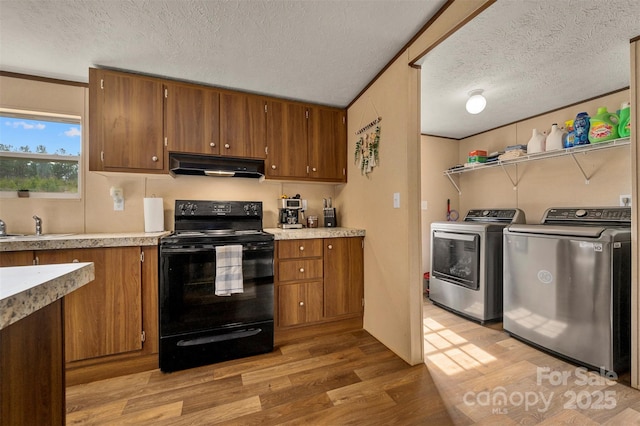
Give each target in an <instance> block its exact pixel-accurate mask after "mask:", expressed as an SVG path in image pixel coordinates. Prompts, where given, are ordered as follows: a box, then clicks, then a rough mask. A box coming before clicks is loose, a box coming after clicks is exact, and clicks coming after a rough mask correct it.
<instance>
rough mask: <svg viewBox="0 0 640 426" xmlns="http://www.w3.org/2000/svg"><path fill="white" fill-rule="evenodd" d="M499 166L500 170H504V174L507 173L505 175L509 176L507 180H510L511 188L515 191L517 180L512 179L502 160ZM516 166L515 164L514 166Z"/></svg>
mask: <svg viewBox="0 0 640 426" xmlns="http://www.w3.org/2000/svg"><path fill="white" fill-rule="evenodd" d="M500 167H501V168H502V171H503V172H504V174H505V175H507V177H508V178H509V181H510V182H511V185H513V190H514V191H515V190H516V189H518V181H517V180H514V179H513V178H512V177H511V175H510V174H509V172H508V171H507V168H506V167H505V166H504V164H503V163H502V162H500ZM516 167H517V166H516ZM516 176H518V175H517V171H516Z"/></svg>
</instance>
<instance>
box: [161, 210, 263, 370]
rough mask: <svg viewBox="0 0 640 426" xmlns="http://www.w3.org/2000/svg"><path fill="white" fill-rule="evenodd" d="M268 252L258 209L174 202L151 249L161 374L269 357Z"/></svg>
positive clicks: (260, 212) (260, 213)
mask: <svg viewBox="0 0 640 426" xmlns="http://www.w3.org/2000/svg"><path fill="white" fill-rule="evenodd" d="M227 249H228V250H231V252H232V254H231V255H228V254H224V253H225V250H227ZM273 253H274V241H273V235H271V234H268V233H266V232H263V231H262V203H261V202H257V201H252V202H248V201H199V200H177V201H176V204H175V232H174V234H172V235H170V236H167V237H164V238H162V239H161V240H160V250H159V310H160V312H159V317H160V348H159V355H160V369H161V370H162V371H164V372H170V371H177V370H183V369H186V368H191V367H197V366H201V365H206V364H211V363H215V362H219V361H224V360H229V359H235V358H242V357H245V356H250V355H255V354H260V353H266V352H271V351H272V350H273V316H274V313H273V293H274V284H273ZM219 256H227V257H219ZM229 256H230V257H229ZM229 262H230V263H229ZM234 262H235V263H234ZM234 265H235V266H234ZM227 267H229V268H233V267H235V268H236V269H235V270H233V272H232V273H231V274H230V275H229V273H228V271H231V269H228V268H227ZM224 277H226V278H224ZM223 278H224V279H223ZM227 278H228V280H230V281H225V280H226V279H227ZM229 282H231V283H233V284H234V285H233V288H234V290H233V291H227V290H229V289H228V288H226V287H225V285H228V284H229ZM221 294H228V295H221Z"/></svg>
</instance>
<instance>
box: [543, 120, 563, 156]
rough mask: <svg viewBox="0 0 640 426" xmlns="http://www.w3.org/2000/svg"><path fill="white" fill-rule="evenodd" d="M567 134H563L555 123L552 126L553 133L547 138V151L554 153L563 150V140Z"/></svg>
mask: <svg viewBox="0 0 640 426" xmlns="http://www.w3.org/2000/svg"><path fill="white" fill-rule="evenodd" d="M564 135H565V132H563V131H562V130H561V129H560V128H559V127H558V124H557V123H553V124H552V125H551V132H549V135H548V136H547V141H546V143H545V151H553V150H555V149H562V139H563V138H564Z"/></svg>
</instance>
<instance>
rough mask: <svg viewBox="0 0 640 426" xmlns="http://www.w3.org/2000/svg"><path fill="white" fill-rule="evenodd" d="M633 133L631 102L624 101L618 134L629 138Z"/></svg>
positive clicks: (621, 107)
mask: <svg viewBox="0 0 640 426" xmlns="http://www.w3.org/2000/svg"><path fill="white" fill-rule="evenodd" d="M630 135H631V104H630V103H629V102H624V103H623V104H622V105H621V106H620V123H619V124H618V136H620V137H621V138H628V137H629V136H630Z"/></svg>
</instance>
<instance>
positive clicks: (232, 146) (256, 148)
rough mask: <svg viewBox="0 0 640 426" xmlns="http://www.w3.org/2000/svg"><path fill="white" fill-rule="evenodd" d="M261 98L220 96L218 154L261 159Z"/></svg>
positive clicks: (263, 134)
mask: <svg viewBox="0 0 640 426" xmlns="http://www.w3.org/2000/svg"><path fill="white" fill-rule="evenodd" d="M264 109H265V101H264V98H262V97H259V96H255V95H248V94H245V93H222V94H220V144H221V145H220V155H228V156H231V157H248V158H265V147H266V114H265V111H264Z"/></svg>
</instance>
